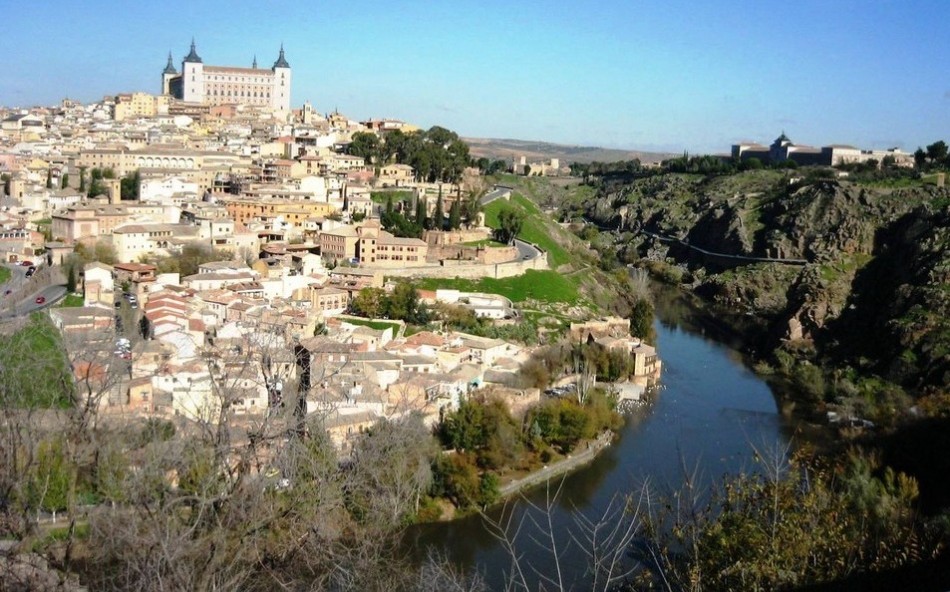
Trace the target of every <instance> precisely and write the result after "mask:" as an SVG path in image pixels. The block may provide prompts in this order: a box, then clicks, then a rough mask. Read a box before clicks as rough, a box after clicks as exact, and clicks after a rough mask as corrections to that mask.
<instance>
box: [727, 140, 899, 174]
mask: <svg viewBox="0 0 950 592" xmlns="http://www.w3.org/2000/svg"><path fill="white" fill-rule="evenodd" d="M888 157H890V158H891V159H893V160H894V164H896V165H898V166H913V165H914V157H913V155H911V154H907V153H906V152H902V151H901V150H900V149H898V148H889V149H887V150H862V149H860V148H855V147H854V146H848V145H843V144H832V145H831V146H822V147H821V148H815V147H813V146H805V145H802V144H796V143H794V142H792V141H791V140H790V139H789V138H788V136H786V135H785V132H782V134H781V135H780V136H779V137H777V138H775V141H774V142H772V144H771V145H769V146H765V145H763V144H757V143H755V142H741V143H739V144H733V145H732V158H733V159H734V160H747V159H749V158H756V159H758V160H760V161H762V162H763V163H766V164H769V163H779V162H785V161H787V160H791V161H794V162H795V163H796V164H799V165H802V166H807V165H822V166H838V165H842V164H861V163H865V162H868V161H870V160H875V161H877V163H878V164H880V163H881V162H883V160H884V159H885V158H888Z"/></svg>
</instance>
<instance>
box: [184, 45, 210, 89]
mask: <svg viewBox="0 0 950 592" xmlns="http://www.w3.org/2000/svg"><path fill="white" fill-rule="evenodd" d="M181 85H182V97H181V99H182V100H183V101H185V102H187V103H202V102H204V98H205V78H204V64H203V63H202V61H201V58H200V57H198V52H197V51H195V40H194V39H192V40H191V51H190V52H189V53H188V55H186V56H185V59H184V60H183V61H182V64H181Z"/></svg>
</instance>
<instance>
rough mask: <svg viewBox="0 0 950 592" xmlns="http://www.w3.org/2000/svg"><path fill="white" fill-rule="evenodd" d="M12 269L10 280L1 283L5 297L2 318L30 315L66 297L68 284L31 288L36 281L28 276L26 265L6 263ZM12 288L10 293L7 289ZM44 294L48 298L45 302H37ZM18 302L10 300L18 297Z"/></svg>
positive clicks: (1, 290)
mask: <svg viewBox="0 0 950 592" xmlns="http://www.w3.org/2000/svg"><path fill="white" fill-rule="evenodd" d="M4 265H5V266H6V267H7V268H8V269H10V271H11V272H12V273H11V277H10V281H8V282H6V283H5V284H3V285H0V298H2V299H3V301H2V303H3V311H2V314H0V319H9V318H13V317H17V316H23V315H28V314H30V313H31V312H34V311H37V310H41V309H44V308H49V307H50V306H53V305H55V304H56V303H58V302H59V301H60V300H62V299H63V298H65V297H66V286H63V285H56V284H54V285H51V286H46V287H44V288H40V287H39V285H37V286H35V287H34V289H30V284H32V283H33V282H34V279H33V278H28V277H26V270H27V268H26V267H23V266H21V265H11V264H4ZM7 290H10V291H11V293H10V294H6V291H7ZM38 296H42V297H44V298H46V302H44V303H43V304H37V303H36V298H37V297H38ZM17 297H18V299H17V300H16V302H9V301H8V299H10V298H17Z"/></svg>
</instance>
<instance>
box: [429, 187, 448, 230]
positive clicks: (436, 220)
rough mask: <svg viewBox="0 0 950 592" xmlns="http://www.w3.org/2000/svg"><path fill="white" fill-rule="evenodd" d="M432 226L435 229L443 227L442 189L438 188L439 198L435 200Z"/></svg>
mask: <svg viewBox="0 0 950 592" xmlns="http://www.w3.org/2000/svg"><path fill="white" fill-rule="evenodd" d="M432 227H433V228H434V229H435V230H442V229H444V228H445V212H443V210H442V191H441V188H440V190H439V198H438V199H437V200H436V201H435V212H433V214H432Z"/></svg>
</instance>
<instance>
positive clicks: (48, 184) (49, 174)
mask: <svg viewBox="0 0 950 592" xmlns="http://www.w3.org/2000/svg"><path fill="white" fill-rule="evenodd" d="M46 188H47V189H52V188H53V169H46Z"/></svg>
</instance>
